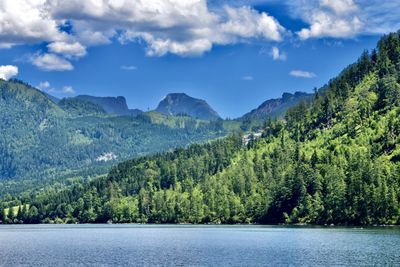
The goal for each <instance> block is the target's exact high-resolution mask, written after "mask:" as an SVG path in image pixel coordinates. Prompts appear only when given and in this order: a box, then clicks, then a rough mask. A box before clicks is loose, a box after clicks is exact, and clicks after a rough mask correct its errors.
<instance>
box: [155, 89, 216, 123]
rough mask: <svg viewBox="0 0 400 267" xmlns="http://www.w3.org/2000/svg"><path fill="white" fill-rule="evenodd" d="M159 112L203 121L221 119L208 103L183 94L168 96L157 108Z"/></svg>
mask: <svg viewBox="0 0 400 267" xmlns="http://www.w3.org/2000/svg"><path fill="white" fill-rule="evenodd" d="M156 111H157V112H160V113H163V114H167V115H174V116H176V115H189V116H191V117H193V118H197V119H202V120H217V119H219V118H220V116H219V115H218V113H217V112H216V111H214V110H213V109H212V108H211V107H210V105H209V104H207V102H206V101H204V100H202V99H197V98H193V97H190V96H188V95H186V94H183V93H174V94H168V95H167V96H166V97H165V98H164V99H163V100H162V101H161V102H160V103H159V104H158V106H157V108H156Z"/></svg>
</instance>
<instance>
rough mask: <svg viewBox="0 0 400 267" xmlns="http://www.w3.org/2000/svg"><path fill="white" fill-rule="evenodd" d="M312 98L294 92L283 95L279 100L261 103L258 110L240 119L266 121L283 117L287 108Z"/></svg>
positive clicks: (305, 94) (310, 95) (308, 95)
mask: <svg viewBox="0 0 400 267" xmlns="http://www.w3.org/2000/svg"><path fill="white" fill-rule="evenodd" d="M312 96H313V95H312V94H307V93H303V92H295V93H294V94H291V93H283V95H282V97H281V98H277V99H270V100H267V101H265V102H263V103H262V104H261V105H260V106H259V107H258V108H256V109H253V110H252V111H250V112H249V113H246V114H245V115H243V116H242V117H241V118H240V119H241V120H246V119H257V120H266V119H267V118H278V117H283V116H284V115H285V113H286V111H287V110H288V109H289V108H291V107H293V106H295V105H297V104H298V103H300V102H301V101H309V100H310V99H311V98H312Z"/></svg>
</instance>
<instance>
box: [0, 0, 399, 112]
mask: <svg viewBox="0 0 400 267" xmlns="http://www.w3.org/2000/svg"><path fill="white" fill-rule="evenodd" d="M395 2H397V1H377V0H368V1H367V0H360V1H356V0H335V1H333V0H310V1H303V0H299V1H277V0H265V1H262V0H258V1H257V0H254V1H252V0H248V1H240V0H239V1H238V0H236V1H216V0H213V1H206V0H179V1H178V0H152V1H139V0H88V1H78V0H71V1H61V0H52V1H50V0H48V1H46V0H30V1H28V0H4V1H2V3H0V17H1V18H2V19H1V20H0V47H1V49H0V77H2V78H11V77H17V78H19V79H22V80H24V81H26V82H28V83H30V84H32V85H34V86H36V87H38V88H40V89H41V90H44V91H46V92H48V93H50V94H53V95H55V96H58V97H68V96H74V95H77V94H90V95H97V96H117V95H123V96H125V97H126V98H127V101H128V105H129V106H130V107H131V108H140V109H142V110H147V109H153V108H155V107H156V105H157V104H158V102H159V101H160V100H161V99H162V98H163V97H164V96H165V95H166V94H168V93H171V92H185V93H187V94H189V95H191V96H194V97H198V98H203V99H205V100H207V101H208V102H209V103H210V104H211V105H212V106H213V107H214V108H215V109H216V110H217V111H218V112H219V113H220V115H221V116H223V117H231V118H234V117H238V116H241V115H242V114H244V113H246V112H248V111H249V110H251V109H253V108H255V107H257V106H258V105H259V104H261V102H263V101H265V100H267V99H269V98H275V97H279V96H280V95H281V94H282V93H283V92H295V91H306V92H312V89H313V88H314V87H320V86H322V85H323V84H325V83H326V82H327V81H328V80H329V79H330V78H332V77H334V76H335V75H337V74H338V73H339V72H340V70H342V69H343V68H344V67H345V66H347V65H348V64H350V63H352V62H354V61H355V60H356V59H357V57H358V56H359V55H360V54H361V52H362V51H363V50H364V49H372V48H374V47H375V45H376V42H377V40H378V39H379V38H380V36H381V35H382V34H385V33H388V32H390V31H394V30H397V29H398V28H400V19H398V18H397V17H398V14H399V12H400V3H395ZM44 7H45V8H44ZM43 12H45V14H44V13H43Z"/></svg>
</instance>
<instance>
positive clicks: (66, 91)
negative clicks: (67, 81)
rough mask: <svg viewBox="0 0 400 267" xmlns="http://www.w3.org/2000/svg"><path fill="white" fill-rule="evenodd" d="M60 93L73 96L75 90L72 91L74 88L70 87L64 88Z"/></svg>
mask: <svg viewBox="0 0 400 267" xmlns="http://www.w3.org/2000/svg"><path fill="white" fill-rule="evenodd" d="M61 93H64V94H75V90H74V88H72V86H64V87H63V88H62V89H61Z"/></svg>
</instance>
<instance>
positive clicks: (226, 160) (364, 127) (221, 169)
mask: <svg viewBox="0 0 400 267" xmlns="http://www.w3.org/2000/svg"><path fill="white" fill-rule="evenodd" d="M399 35H400V33H393V34H390V35H388V36H385V37H384V38H382V40H381V41H380V42H379V44H378V50H377V51H374V52H373V53H372V54H371V55H369V54H368V53H367V52H365V53H363V55H362V56H361V57H360V59H359V60H358V62H357V63H355V64H353V65H350V66H349V67H347V68H346V69H345V70H344V71H343V72H342V73H341V74H340V75H339V76H338V77H337V78H335V79H332V80H331V81H330V82H329V83H328V84H327V85H326V86H324V87H323V88H322V89H320V90H318V91H317V92H316V94H315V96H314V99H313V101H312V102H311V103H300V104H299V105H298V106H296V107H294V108H292V109H290V110H289V111H288V112H287V113H286V116H285V120H275V121H272V120H269V121H268V122H267V123H266V124H265V125H264V133H263V136H262V138H261V139H258V140H252V141H251V142H250V143H249V144H248V145H247V146H244V145H243V143H242V140H241V138H240V137H239V136H231V137H228V138H225V139H220V140H217V141H214V142H212V143H208V144H203V145H192V146H190V147H188V148H187V149H177V150H175V151H173V152H168V153H164V154H157V155H153V156H147V157H142V158H136V159H132V160H129V161H126V162H123V163H120V164H119V165H118V166H116V167H114V168H113V169H112V170H111V172H110V173H109V174H108V176H104V177H101V178H97V179H93V180H91V181H87V182H78V183H74V184H72V185H70V186H69V187H68V188H61V189H60V188H54V187H50V188H48V189H47V190H43V191H42V192H40V193H37V194H32V195H29V196H20V197H18V198H15V197H11V196H6V197H5V198H4V199H3V204H1V206H2V207H3V208H7V207H15V206H21V205H24V204H29V205H30V209H29V212H28V216H27V217H26V219H23V220H24V222H59V221H62V222H67V223H68V222H83V223H85V222H137V223H312V224H343V225H346V224H351V225H372V224H399V223H400V116H399V115H400V105H399V104H400V103H399V101H398V99H397V96H398V87H399V86H398V82H399V81H398V77H399V74H400V67H399V66H400V64H399V61H400V41H399V39H400V38H399ZM396 77H397V78H396ZM34 208H35V209H36V210H34ZM31 209H32V210H33V211H32V216H33V217H30V214H31V212H30V211H31ZM4 214H6V212H4V211H3V217H4V216H6V217H7V216H8V215H4ZM11 216H14V217H15V216H17V218H18V219H17V220H15V218H6V220H5V222H9V223H12V222H15V221H17V222H18V221H19V220H21V218H24V216H22V215H21V216H19V212H18V213H17V214H11ZM18 216H19V217H18Z"/></svg>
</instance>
